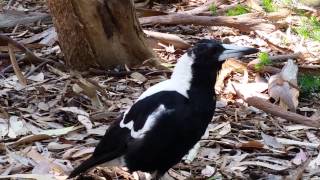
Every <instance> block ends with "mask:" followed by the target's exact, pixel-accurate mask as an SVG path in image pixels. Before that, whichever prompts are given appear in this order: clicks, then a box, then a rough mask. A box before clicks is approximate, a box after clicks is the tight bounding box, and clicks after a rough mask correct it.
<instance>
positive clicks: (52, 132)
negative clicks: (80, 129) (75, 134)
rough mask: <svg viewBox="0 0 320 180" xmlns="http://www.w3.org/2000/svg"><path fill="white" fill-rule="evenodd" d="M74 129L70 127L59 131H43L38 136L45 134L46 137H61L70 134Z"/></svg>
mask: <svg viewBox="0 0 320 180" xmlns="http://www.w3.org/2000/svg"><path fill="white" fill-rule="evenodd" d="M75 129H76V127H74V126H70V127H66V128H61V129H50V130H44V131H41V132H40V133H39V134H45V135H48V136H61V135H65V134H68V133H69V132H71V131H73V130H75Z"/></svg>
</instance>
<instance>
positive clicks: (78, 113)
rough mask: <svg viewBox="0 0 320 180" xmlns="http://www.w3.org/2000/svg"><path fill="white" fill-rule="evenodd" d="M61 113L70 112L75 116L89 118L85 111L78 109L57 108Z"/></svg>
mask: <svg viewBox="0 0 320 180" xmlns="http://www.w3.org/2000/svg"><path fill="white" fill-rule="evenodd" d="M59 109H60V110H61V111H66V112H71V113H74V114H76V115H83V116H88V117H89V113H87V112H86V111H84V110H82V109H80V108H78V107H61V108H59Z"/></svg>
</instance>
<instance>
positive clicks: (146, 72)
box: [89, 68, 172, 77]
mask: <svg viewBox="0 0 320 180" xmlns="http://www.w3.org/2000/svg"><path fill="white" fill-rule="evenodd" d="M89 72H90V74H93V75H105V76H113V77H123V76H128V75H130V74H132V73H134V72H138V73H141V74H143V75H161V74H163V73H172V71H170V70H156V71H153V70H136V71H119V72H118V71H103V70H99V69H93V68H90V69H89Z"/></svg>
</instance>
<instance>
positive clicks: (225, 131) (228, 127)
mask: <svg viewBox="0 0 320 180" xmlns="http://www.w3.org/2000/svg"><path fill="white" fill-rule="evenodd" d="M229 132H231V125H230V123H229V122H228V123H227V124H226V125H225V126H223V128H222V129H221V130H220V131H219V135H220V136H224V135H227V134H228V133H229Z"/></svg>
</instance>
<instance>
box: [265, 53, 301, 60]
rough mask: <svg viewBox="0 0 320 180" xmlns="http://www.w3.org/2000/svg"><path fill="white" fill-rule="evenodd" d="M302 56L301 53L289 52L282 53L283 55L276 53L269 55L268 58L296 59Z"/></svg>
mask: <svg viewBox="0 0 320 180" xmlns="http://www.w3.org/2000/svg"><path fill="white" fill-rule="evenodd" d="M298 58H303V57H302V53H291V54H283V55H276V56H270V57H269V59H270V60H271V61H283V60H284V61H287V60H288V59H298Z"/></svg>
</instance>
